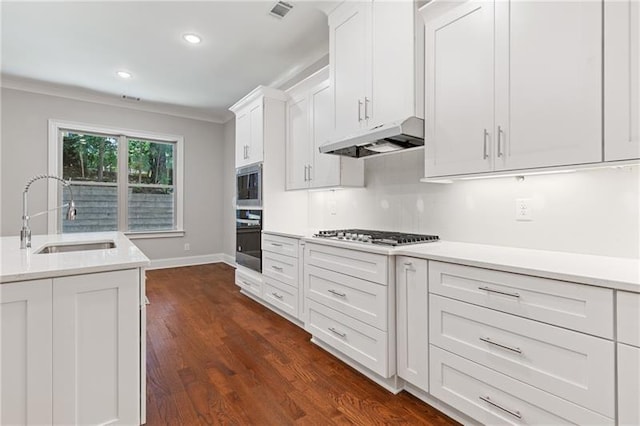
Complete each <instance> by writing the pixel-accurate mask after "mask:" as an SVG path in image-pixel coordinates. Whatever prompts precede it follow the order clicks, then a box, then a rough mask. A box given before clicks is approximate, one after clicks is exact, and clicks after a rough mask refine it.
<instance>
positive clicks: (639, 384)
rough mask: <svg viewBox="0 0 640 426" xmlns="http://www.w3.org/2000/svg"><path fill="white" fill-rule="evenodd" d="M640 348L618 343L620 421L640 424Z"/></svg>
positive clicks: (624, 423) (623, 423) (628, 423)
mask: <svg viewBox="0 0 640 426" xmlns="http://www.w3.org/2000/svg"><path fill="white" fill-rule="evenodd" d="M639 398H640V348H636V347H633V346H628V345H623V344H620V343H618V423H619V424H620V425H629V426H630V425H639V424H640V404H639V403H638V399H639Z"/></svg>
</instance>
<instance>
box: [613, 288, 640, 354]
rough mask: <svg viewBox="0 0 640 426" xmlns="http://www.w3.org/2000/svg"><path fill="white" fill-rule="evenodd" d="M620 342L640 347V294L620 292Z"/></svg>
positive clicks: (618, 298)
mask: <svg viewBox="0 0 640 426" xmlns="http://www.w3.org/2000/svg"><path fill="white" fill-rule="evenodd" d="M617 300H618V319H617V321H618V342H622V343H626V344H629V345H634V346H639V347H640V293H629V292H626V291H618V297H617Z"/></svg>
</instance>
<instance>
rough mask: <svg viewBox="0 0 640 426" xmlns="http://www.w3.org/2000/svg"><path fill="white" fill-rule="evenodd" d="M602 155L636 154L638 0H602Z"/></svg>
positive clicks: (639, 121)
mask: <svg viewBox="0 0 640 426" xmlns="http://www.w3.org/2000/svg"><path fill="white" fill-rule="evenodd" d="M604 147H605V150H604V159H605V161H615V160H628V159H635V158H640V2H638V1H637V0H605V2H604Z"/></svg>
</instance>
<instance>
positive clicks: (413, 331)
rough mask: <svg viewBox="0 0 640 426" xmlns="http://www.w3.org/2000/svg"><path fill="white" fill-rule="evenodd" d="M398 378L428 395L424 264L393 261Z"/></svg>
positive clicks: (408, 259) (410, 260) (422, 261)
mask: <svg viewBox="0 0 640 426" xmlns="http://www.w3.org/2000/svg"><path fill="white" fill-rule="evenodd" d="M396 293H397V297H398V300H397V304H398V311H397V317H396V319H397V323H396V327H397V329H398V332H397V339H398V347H397V350H398V356H397V360H398V361H397V362H398V375H399V376H400V377H402V378H403V379H405V380H406V381H408V382H410V383H411V384H413V385H415V386H417V387H419V388H420V389H422V390H423V391H425V392H428V391H429V359H428V351H429V334H428V330H429V327H428V321H429V310H428V300H427V293H428V289H427V261H426V260H425V259H414V258H411V257H405V256H397V257H396Z"/></svg>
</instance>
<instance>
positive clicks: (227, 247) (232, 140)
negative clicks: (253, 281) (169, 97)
mask: <svg viewBox="0 0 640 426" xmlns="http://www.w3.org/2000/svg"><path fill="white" fill-rule="evenodd" d="M235 152H236V120H235V119H231V120H229V121H227V122H226V123H225V124H224V198H223V202H222V208H223V210H224V212H223V214H222V218H223V224H222V228H223V236H224V245H223V247H224V253H225V254H227V255H229V256H231V257H232V258H233V259H235V257H236V207H235V206H236V169H235V164H236V154H235Z"/></svg>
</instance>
